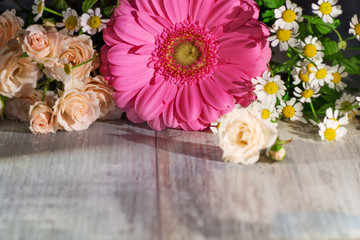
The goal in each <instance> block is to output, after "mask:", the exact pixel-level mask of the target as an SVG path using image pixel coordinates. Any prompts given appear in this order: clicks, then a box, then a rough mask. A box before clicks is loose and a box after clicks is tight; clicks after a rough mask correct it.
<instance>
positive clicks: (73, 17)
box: [56, 8, 80, 35]
mask: <svg viewBox="0 0 360 240" xmlns="http://www.w3.org/2000/svg"><path fill="white" fill-rule="evenodd" d="M62 15H63V16H64V18H63V21H62V22H58V23H56V26H57V27H65V28H64V29H63V30H61V32H62V33H64V34H69V35H73V34H74V32H77V31H79V29H80V27H79V22H78V18H79V17H78V14H77V12H76V11H75V10H74V9H71V8H68V9H67V10H66V11H63V12H62Z"/></svg>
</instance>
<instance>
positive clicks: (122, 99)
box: [114, 89, 139, 110]
mask: <svg viewBox="0 0 360 240" xmlns="http://www.w3.org/2000/svg"><path fill="white" fill-rule="evenodd" d="M138 92H139V90H137V89H136V90H132V91H126V92H119V91H116V92H115V93H114V100H115V103H116V105H117V106H118V107H119V108H120V109H122V110H124V109H128V108H131V107H133V106H134V104H135V97H136V95H137V93H138Z"/></svg>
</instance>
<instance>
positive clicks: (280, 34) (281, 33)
mask: <svg viewBox="0 0 360 240" xmlns="http://www.w3.org/2000/svg"><path fill="white" fill-rule="evenodd" d="M276 36H277V38H278V39H279V40H280V41H282V42H286V41H288V40H289V39H290V38H291V31H290V30H285V29H279V30H277V32H276Z"/></svg>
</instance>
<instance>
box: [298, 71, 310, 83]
mask: <svg viewBox="0 0 360 240" xmlns="http://www.w3.org/2000/svg"><path fill="white" fill-rule="evenodd" d="M299 78H300V80H301V81H303V82H308V81H309V80H310V79H309V75H308V74H307V73H306V74H303V73H302V70H300V72H299Z"/></svg>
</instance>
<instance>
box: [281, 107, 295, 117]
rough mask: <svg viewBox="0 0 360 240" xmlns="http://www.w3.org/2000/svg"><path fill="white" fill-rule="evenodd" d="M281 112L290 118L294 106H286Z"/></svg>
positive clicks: (293, 111) (293, 113)
mask: <svg viewBox="0 0 360 240" xmlns="http://www.w3.org/2000/svg"><path fill="white" fill-rule="evenodd" d="M282 114H283V116H284V117H286V118H292V117H293V116H294V115H295V108H294V107H293V106H290V105H288V106H286V107H284V108H283V110H282Z"/></svg>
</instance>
